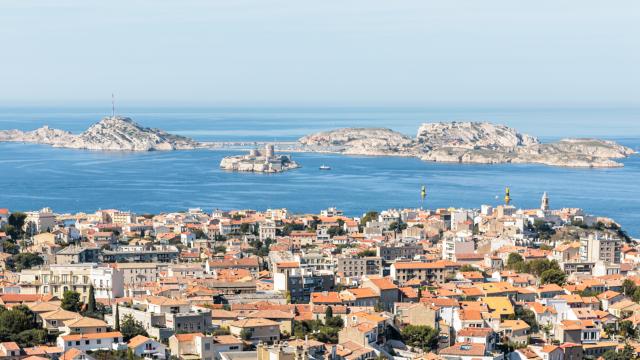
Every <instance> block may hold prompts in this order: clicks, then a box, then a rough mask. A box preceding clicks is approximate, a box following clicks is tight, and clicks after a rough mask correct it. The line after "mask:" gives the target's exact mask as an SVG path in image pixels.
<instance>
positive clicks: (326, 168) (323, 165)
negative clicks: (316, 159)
mask: <svg viewBox="0 0 640 360" xmlns="http://www.w3.org/2000/svg"><path fill="white" fill-rule="evenodd" d="M320 170H331V166H329V165H325V164H322V165H320Z"/></svg>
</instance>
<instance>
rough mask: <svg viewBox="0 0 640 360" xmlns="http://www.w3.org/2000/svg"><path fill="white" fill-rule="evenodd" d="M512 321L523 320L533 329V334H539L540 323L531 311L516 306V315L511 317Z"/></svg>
mask: <svg viewBox="0 0 640 360" xmlns="http://www.w3.org/2000/svg"><path fill="white" fill-rule="evenodd" d="M509 319H510V320H522V321H524V322H526V323H527V325H529V326H530V327H531V332H532V333H536V332H538V329H539V326H538V322H537V321H536V314H535V313H534V312H533V311H531V310H529V309H526V308H524V307H522V306H516V307H515V313H514V314H513V315H511V316H509Z"/></svg>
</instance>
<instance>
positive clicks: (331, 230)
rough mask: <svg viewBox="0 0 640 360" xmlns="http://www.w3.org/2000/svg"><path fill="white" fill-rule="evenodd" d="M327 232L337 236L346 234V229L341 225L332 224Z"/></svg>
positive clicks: (331, 235)
mask: <svg viewBox="0 0 640 360" xmlns="http://www.w3.org/2000/svg"><path fill="white" fill-rule="evenodd" d="M327 234H329V236H330V237H335V236H341V235H344V234H345V232H344V229H343V228H341V227H339V226H332V227H330V228H329V230H327Z"/></svg>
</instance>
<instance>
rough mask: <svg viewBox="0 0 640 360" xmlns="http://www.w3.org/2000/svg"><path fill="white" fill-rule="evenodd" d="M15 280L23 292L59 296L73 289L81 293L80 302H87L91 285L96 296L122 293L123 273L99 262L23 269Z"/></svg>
mask: <svg viewBox="0 0 640 360" xmlns="http://www.w3.org/2000/svg"><path fill="white" fill-rule="evenodd" d="M18 283H19V285H20V288H21V292H22V293H23V294H43V295H44V294H49V295H53V296H56V297H58V298H60V299H62V297H63V295H64V292H65V291H67V290H73V291H76V292H78V293H79V294H80V301H82V302H87V300H88V297H89V288H90V286H91V285H93V289H94V294H95V297H96V298H98V299H112V298H114V297H122V296H124V283H123V277H122V272H121V271H120V270H118V269H114V268H112V267H109V266H106V265H102V264H100V265H98V264H67V265H50V266H48V267H44V268H41V269H28V270H22V272H20V275H19V282H18Z"/></svg>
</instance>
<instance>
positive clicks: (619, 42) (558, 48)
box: [0, 0, 640, 106]
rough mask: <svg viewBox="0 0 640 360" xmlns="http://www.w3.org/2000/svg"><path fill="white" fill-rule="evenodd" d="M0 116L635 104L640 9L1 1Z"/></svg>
mask: <svg viewBox="0 0 640 360" xmlns="http://www.w3.org/2000/svg"><path fill="white" fill-rule="evenodd" d="M0 39H1V40H2V41H1V42H0V46H1V47H0V49H1V51H0V56H1V59H2V60H1V62H0V64H1V66H0V83H2V86H0V104H60V105H76V104H95V103H102V102H104V101H106V102H108V101H110V94H111V92H112V91H115V92H116V93H117V96H118V98H119V99H121V100H120V101H121V102H124V103H127V104H175V105H180V104H185V105H190V104H197V105H234V104H256V105H270V104H274V105H309V104H311V105H323V104H330V105H383V106H385V105H428V104H462V105H465V104H468V105H485V104H491V105H494V104H551V105H554V104H559V105H581V106H582V105H638V104H639V103H640V91H639V90H638V84H640V69H639V68H640V66H638V64H640V46H639V42H638V39H640V1H637V0H620V1H615V2H609V1H601V0H598V1H595V0H565V1H557V0H538V1H516V0H482V1H479V0H467V1H461V0H442V1H430V0H415V1H413V0H412V1H408V0H407V1H403V0H387V1H380V0H358V1H350V0H337V1H334V0H322V1H300V0H291V1H278V0H274V1H267V0H255V1H245V0H229V1H214V0H207V1H189V0H185V1H166V0H127V1H117V0H114V1H66V0H59V1H55V2H54V1H50V0H42V1H33V0H3V1H2V2H0Z"/></svg>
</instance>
